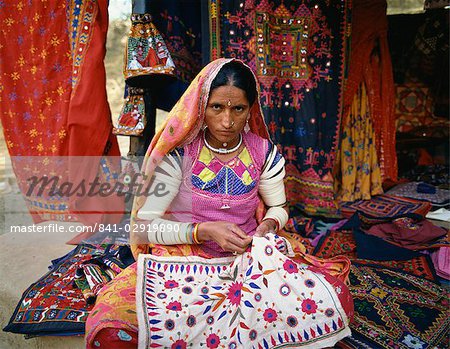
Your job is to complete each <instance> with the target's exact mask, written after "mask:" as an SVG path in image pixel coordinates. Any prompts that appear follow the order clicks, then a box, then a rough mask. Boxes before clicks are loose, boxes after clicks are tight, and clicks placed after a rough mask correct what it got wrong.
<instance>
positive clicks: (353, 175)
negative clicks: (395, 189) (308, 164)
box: [335, 84, 383, 201]
mask: <svg viewBox="0 0 450 349" xmlns="http://www.w3.org/2000/svg"><path fill="white" fill-rule="evenodd" d="M374 139H375V132H374V129H373V126H372V120H371V118H370V106H369V97H368V96H367V91H366V88H365V85H364V84H361V87H360V88H359V89H358V91H357V94H356V95H355V97H354V99H353V103H352V107H351V109H350V111H349V114H348V117H347V119H346V120H345V122H344V123H343V124H342V135H341V147H340V150H339V155H338V162H337V163H338V166H339V167H340V171H338V176H337V177H336V182H335V183H336V184H337V186H336V194H337V197H338V200H339V201H355V200H360V199H363V200H369V199H370V198H371V197H372V196H373V195H378V194H382V193H383V188H382V186H381V173H380V167H379V165H378V159H377V152H376V148H375V142H374Z"/></svg>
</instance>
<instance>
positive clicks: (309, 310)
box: [302, 298, 317, 314]
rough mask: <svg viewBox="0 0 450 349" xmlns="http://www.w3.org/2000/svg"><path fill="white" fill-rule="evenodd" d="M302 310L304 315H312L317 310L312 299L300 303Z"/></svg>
mask: <svg viewBox="0 0 450 349" xmlns="http://www.w3.org/2000/svg"><path fill="white" fill-rule="evenodd" d="M302 310H303V311H304V312H305V313H306V314H314V313H315V312H316V310H317V304H316V302H314V301H313V300H312V299H310V298H307V299H305V300H304V301H302Z"/></svg>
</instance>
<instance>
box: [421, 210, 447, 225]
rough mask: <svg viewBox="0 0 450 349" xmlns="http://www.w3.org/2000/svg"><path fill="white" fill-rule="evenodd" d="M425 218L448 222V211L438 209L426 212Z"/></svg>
mask: <svg viewBox="0 0 450 349" xmlns="http://www.w3.org/2000/svg"><path fill="white" fill-rule="evenodd" d="M426 217H427V218H429V219H435V220H438V221H445V222H450V211H449V210H447V209H445V208H440V209H438V210H436V211H433V212H428V213H427V215H426Z"/></svg>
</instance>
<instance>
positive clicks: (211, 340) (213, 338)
mask: <svg viewBox="0 0 450 349" xmlns="http://www.w3.org/2000/svg"><path fill="white" fill-rule="evenodd" d="M219 344H220V338H219V336H218V335H216V334H214V333H211V334H210V335H209V336H208V338H206V346H207V347H208V348H212V349H215V348H217V347H218V346H219Z"/></svg>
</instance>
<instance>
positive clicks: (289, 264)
mask: <svg viewBox="0 0 450 349" xmlns="http://www.w3.org/2000/svg"><path fill="white" fill-rule="evenodd" d="M283 268H284V270H286V271H287V272H288V273H289V274H292V273H297V272H298V268H297V264H295V263H294V262H293V261H291V260H290V259H286V261H285V262H284V263H283Z"/></svg>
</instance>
